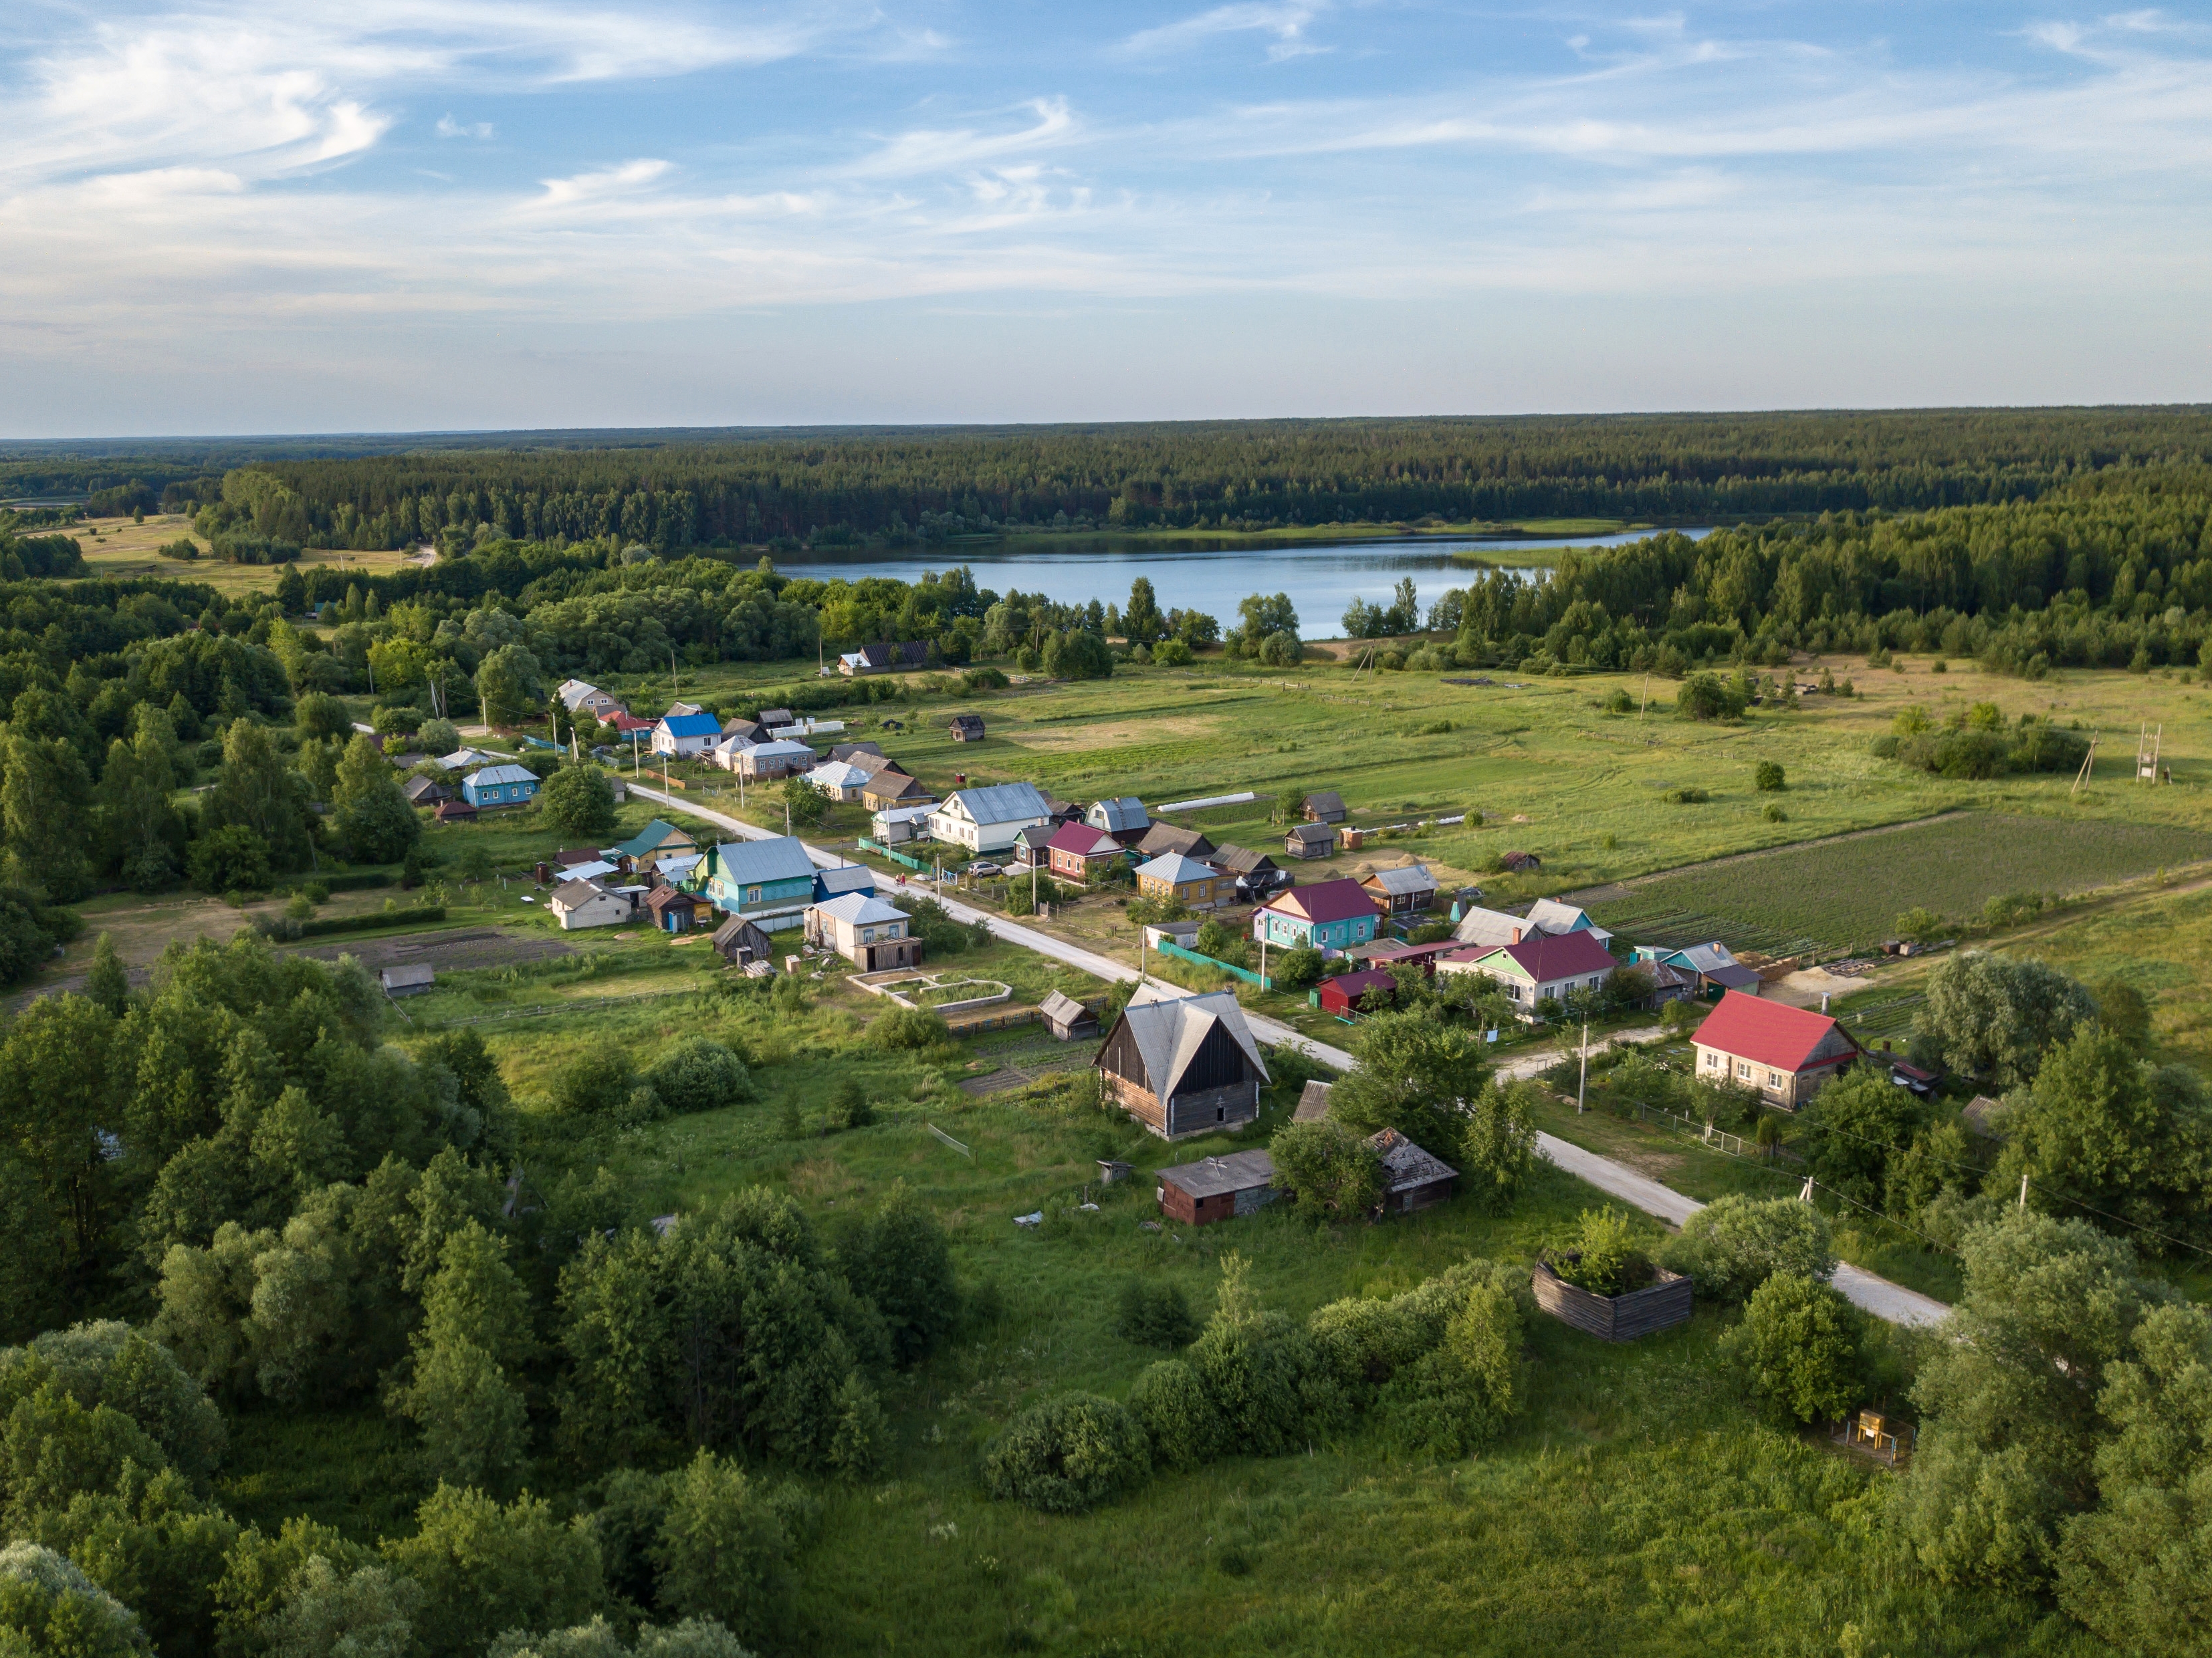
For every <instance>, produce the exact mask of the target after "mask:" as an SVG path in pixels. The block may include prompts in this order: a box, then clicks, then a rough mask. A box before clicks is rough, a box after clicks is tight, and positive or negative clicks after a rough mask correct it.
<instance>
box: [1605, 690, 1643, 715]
mask: <svg viewBox="0 0 2212 1658" xmlns="http://www.w3.org/2000/svg"><path fill="white" fill-rule="evenodd" d="M1604 706H1605V711H1606V712H1607V714H1633V713H1635V712H1636V699H1635V698H1634V697H1632V696H1631V695H1629V694H1628V693H1627V691H1626V690H1625V689H1620V687H1618V686H1616V687H1615V688H1614V689H1613V694H1612V695H1610V696H1608V697H1607V698H1606V699H1605V705H1604Z"/></svg>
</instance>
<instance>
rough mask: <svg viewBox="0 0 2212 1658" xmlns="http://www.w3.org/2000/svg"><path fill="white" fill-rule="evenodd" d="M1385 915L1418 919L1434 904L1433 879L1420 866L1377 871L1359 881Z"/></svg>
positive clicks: (1425, 869)
mask: <svg viewBox="0 0 2212 1658" xmlns="http://www.w3.org/2000/svg"><path fill="white" fill-rule="evenodd" d="M1359 884H1360V885H1362V886H1363V887H1365V888H1366V889H1367V890H1368V891H1369V892H1370V894H1372V895H1373V896H1374V899H1375V902H1376V903H1378V904H1380V905H1382V907H1383V914H1386V915H1418V914H1421V913H1422V912H1423V911H1425V910H1427V909H1429V908H1431V907H1433V906H1434V904H1435V903H1436V902H1437V878H1436V877H1435V876H1433V875H1431V874H1430V873H1429V872H1428V870H1427V868H1426V866H1425V865H1420V864H1408V865H1406V866H1405V867H1404V868H1402V869H1378V870H1375V871H1373V872H1370V873H1369V874H1367V875H1364V876H1363V877H1361V878H1360V882H1359Z"/></svg>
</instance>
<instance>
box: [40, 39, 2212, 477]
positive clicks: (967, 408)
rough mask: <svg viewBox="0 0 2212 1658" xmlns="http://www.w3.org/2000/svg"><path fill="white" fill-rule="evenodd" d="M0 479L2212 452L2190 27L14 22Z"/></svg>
mask: <svg viewBox="0 0 2212 1658" xmlns="http://www.w3.org/2000/svg"><path fill="white" fill-rule="evenodd" d="M11 23H12V25H13V27H12V28H11V34H12V35H13V37H14V43H15V46H17V48H18V50H17V51H16V52H13V53H11V54H10V57H9V59H8V61H7V62H6V63H5V64H4V65H0V103H4V106H6V107H8V108H9V110H10V112H11V115H10V122H9V126H10V131H9V137H8V139H7V142H6V143H5V144H4V145H0V249H4V250H5V252H4V253H0V383H4V384H5V386H7V387H8V392H7V393H6V395H5V396H4V397H0V432H4V433H6V434H11V435H16V436H51V435H70V434H122V433H155V432H159V433H172V432H239V431H330V430H359V429H385V430H388V429H419V428H459V427H487V426H492V427H507V426H531V427H538V426H559V425H627V424H655V425H659V424H723V423H732V424H777V423H789V422H874V421H899V422H904V421H1010V420H1087V419H1147V418H1188V417H1202V416H1266V415H1288V414H1313V415H1327V414H1381V413H1447V412H1449V413H1492V412H1515V411H1523V410H1529V411H1536V410H1620V409H1670V408H1731V407H1741V408H1748V407H1777V406H1789V407H1807V406H1841V405H1858V406H1866V405H1893V404H1954V403H2042V402H2105V401H2175V400H2192V401H2193V400H2203V399H2212V329H2208V325H2207V318H2208V315H2212V309H2209V308H2208V301H2212V258H2208V255H2212V215H2208V214H2207V211H2206V210H2207V207H2208V205H2212V203H2208V199H2207V197H2208V191H2207V187H2206V186H2207V181H2208V176H2212V21H2208V18H2207V15H2205V13H2204V12H2203V11H2201V10H2187V9H2147V10H2135V11H2128V12H2118V13H2115V12H2099V11H2087V10H2084V11H2078V12H2077V11H2074V10H2069V9H2064V8H2063V7H2060V8H2057V9H2052V8H2045V7H2027V8H2021V7H2019V6H2011V5H1990V4H1948V5H1933V6H1931V5H1927V4H1924V3H1923V4H1915V5H1905V4H1887V3H1875V0H1825V3H1818V4H1801V3H1790V0H1773V3H1763V4H1754V3H1742V4H1723V5H1711V6H1688V7H1684V8H1681V9H1666V8H1662V7H1657V6H1635V5H1625V6H1624V5H1617V4H1609V3H1589V4H1580V5H1543V4H1536V5H1521V6H1492V5H1480V4H1438V3H1419V0H1408V3H1334V4H1330V3H1321V0H1237V3H1231V4H1226V5H1219V6H1212V7H1207V6H1204V5H1196V6H1191V5H1171V4H1162V3H1139V4H1127V5H1121V6H1114V7H1103V6H1091V7H1086V6H1081V5H1068V4H1065V3H1062V4H1044V3H1034V4H1001V5H981V4H963V3H951V0H941V3H933V0H925V3H915V4H907V3H903V0H883V3H880V4H866V3H856V4H852V5H844V4H836V3H830V4H817V5H805V6H776V5H757V6H731V5H713V4H670V3H663V0H629V3H622V4H612V3H606V4H595V3H559V0H435V3H433V0H401V3H378V0H354V3H339V0H285V3H270V0H205V3H189V0H187V3H181V4H178V5H174V6H171V5H164V4H151V5H127V4H121V5H100V6H96V7H88V6H83V5H62V4H50V3H45V0H17V3H16V5H15V7H14V8H13V9H12V11H11Z"/></svg>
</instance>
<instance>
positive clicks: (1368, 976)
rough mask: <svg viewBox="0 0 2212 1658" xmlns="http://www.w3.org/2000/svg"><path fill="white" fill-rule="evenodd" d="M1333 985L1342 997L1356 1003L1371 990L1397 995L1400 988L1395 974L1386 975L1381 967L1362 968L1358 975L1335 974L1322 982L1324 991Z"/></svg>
mask: <svg viewBox="0 0 2212 1658" xmlns="http://www.w3.org/2000/svg"><path fill="white" fill-rule="evenodd" d="M1331 985H1334V986H1335V987H1336V988H1337V992H1338V993H1339V994H1340V995H1343V996H1347V997H1349V998H1350V999H1352V1000H1353V1001H1355V1002H1356V1001H1358V999H1360V998H1361V997H1362V996H1364V995H1365V994H1366V993H1368V992H1369V991H1370V990H1388V991H1390V992H1393V993H1395V991H1396V990H1397V988H1398V979H1397V975H1395V974H1392V973H1386V972H1384V971H1383V969H1381V968H1379V967H1369V968H1362V969H1359V970H1358V972H1356V973H1338V974H1333V975H1330V976H1329V977H1328V978H1326V979H1323V980H1322V981H1321V987H1322V989H1323V990H1326V989H1328V987H1329V986H1331Z"/></svg>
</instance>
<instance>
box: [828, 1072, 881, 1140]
mask: <svg viewBox="0 0 2212 1658" xmlns="http://www.w3.org/2000/svg"><path fill="white" fill-rule="evenodd" d="M875 1120H876V1112H875V1108H874V1107H873V1106H872V1105H870V1104H869V1103H868V1095H867V1090H866V1089H864V1088H862V1087H861V1086H860V1084H859V1083H857V1082H855V1081H854V1079H853V1078H850V1077H848V1078H845V1079H844V1080H843V1081H842V1082H841V1083H839V1084H837V1089H836V1092H835V1093H833V1094H831V1095H830V1096H829V1127H832V1128H866V1127H867V1126H868V1125H869V1124H870V1123H872V1122H873V1121H875Z"/></svg>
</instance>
